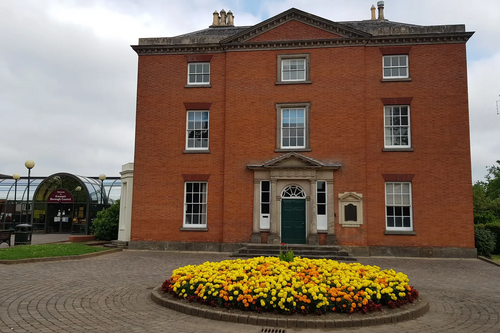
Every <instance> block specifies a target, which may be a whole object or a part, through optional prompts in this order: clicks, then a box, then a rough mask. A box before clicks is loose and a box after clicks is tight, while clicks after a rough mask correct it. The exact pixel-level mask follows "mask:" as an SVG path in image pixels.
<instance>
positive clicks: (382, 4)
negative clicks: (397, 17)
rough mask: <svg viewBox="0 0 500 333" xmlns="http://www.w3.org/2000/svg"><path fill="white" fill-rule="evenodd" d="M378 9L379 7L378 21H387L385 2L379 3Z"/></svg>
mask: <svg viewBox="0 0 500 333" xmlns="http://www.w3.org/2000/svg"><path fill="white" fill-rule="evenodd" d="M377 7H378V19H379V20H380V21H383V20H385V18H384V2H383V1H378V2H377Z"/></svg>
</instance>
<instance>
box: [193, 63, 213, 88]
mask: <svg viewBox="0 0 500 333" xmlns="http://www.w3.org/2000/svg"><path fill="white" fill-rule="evenodd" d="M197 64H208V73H203V72H201V73H196V72H194V73H190V72H189V67H190V66H189V65H197ZM210 71H211V68H210V61H200V62H188V70H187V84H188V86H190V85H208V84H210V80H211V74H210ZM189 74H194V75H197V74H202V75H207V74H208V82H190V81H189Z"/></svg>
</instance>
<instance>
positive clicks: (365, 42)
mask: <svg viewBox="0 0 500 333" xmlns="http://www.w3.org/2000/svg"><path fill="white" fill-rule="evenodd" d="M473 34H474V33H473V32H463V33H449V34H425V35H397V36H376V37H368V38H335V39H318V40H296V41H269V42H268V41H266V42H254V43H252V42H242V43H229V44H222V43H221V44H193V45H132V48H133V49H134V51H136V52H137V54H138V55H159V54H189V53H223V52H233V51H258V50H284V49H311V48H327V47H352V46H377V47H379V46H393V45H423V44H460V43H466V42H467V41H468V40H469V38H470V37H471V36H472V35H473Z"/></svg>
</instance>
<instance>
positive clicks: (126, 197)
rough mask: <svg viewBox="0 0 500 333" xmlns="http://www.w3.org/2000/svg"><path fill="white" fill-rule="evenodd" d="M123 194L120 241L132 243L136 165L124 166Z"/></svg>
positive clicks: (128, 164) (122, 177) (122, 172)
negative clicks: (131, 231) (133, 191)
mask: <svg viewBox="0 0 500 333" xmlns="http://www.w3.org/2000/svg"><path fill="white" fill-rule="evenodd" d="M120 175H121V181H122V186H121V193H120V220H119V222H118V240H119V241H123V242H129V241H130V230H131V228H132V190H133V184H134V163H127V164H125V165H123V166H122V171H121V172H120Z"/></svg>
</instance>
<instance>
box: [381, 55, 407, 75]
mask: <svg viewBox="0 0 500 333" xmlns="http://www.w3.org/2000/svg"><path fill="white" fill-rule="evenodd" d="M382 61H383V71H384V79H403V78H408V55H387V56H383V59H382Z"/></svg>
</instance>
